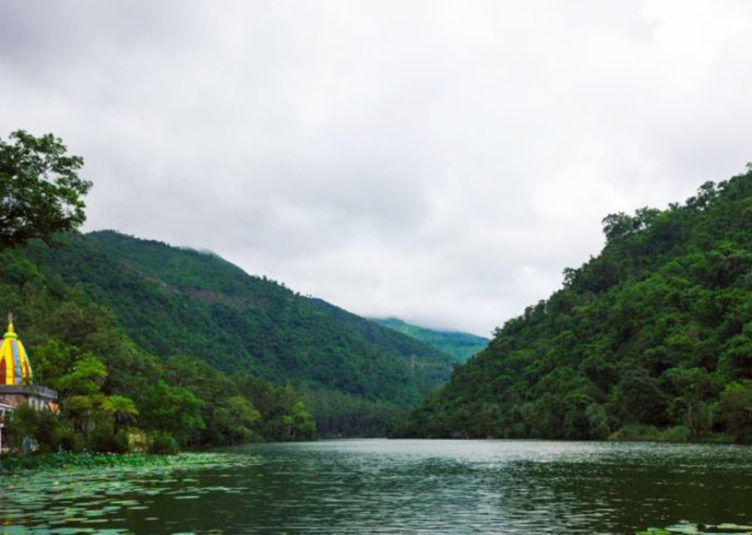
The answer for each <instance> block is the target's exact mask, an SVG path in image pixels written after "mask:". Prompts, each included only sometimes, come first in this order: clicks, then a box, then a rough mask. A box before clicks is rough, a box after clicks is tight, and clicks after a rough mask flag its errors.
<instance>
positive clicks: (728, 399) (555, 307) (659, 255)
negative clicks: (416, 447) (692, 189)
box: [392, 167, 752, 442]
mask: <svg viewBox="0 0 752 535" xmlns="http://www.w3.org/2000/svg"><path fill="white" fill-rule="evenodd" d="M603 223H604V232H605V234H606V238H607V243H606V245H605V247H604V249H603V251H602V252H601V254H600V255H599V256H598V257H596V258H591V259H590V260H589V261H588V262H586V263H585V264H583V265H582V266H581V267H580V268H578V269H571V268H570V269H566V270H565V271H564V285H563V288H562V289H561V290H559V291H557V292H555V293H554V294H553V295H552V296H551V297H550V298H549V299H548V300H546V301H541V302H539V303H538V304H537V305H535V306H531V307H528V308H527V309H525V312H524V314H523V315H522V316H520V317H517V318H514V319H511V320H509V321H508V322H506V323H505V325H504V326H503V328H500V329H497V331H496V332H495V335H494V338H493V340H492V341H491V343H490V345H489V347H488V348H487V349H486V350H485V351H483V352H482V353H480V354H479V355H478V356H476V357H475V358H473V359H471V360H470V361H469V362H468V363H467V364H466V365H463V366H459V367H457V368H456V369H455V371H454V373H453V374H452V377H451V379H450V382H449V384H448V385H447V386H446V387H445V388H443V389H442V390H441V391H439V392H437V393H436V394H435V395H433V396H432V397H431V399H429V400H428V401H427V402H425V403H424V404H423V405H422V406H421V407H420V408H419V409H418V410H416V411H415V412H413V413H412V414H411V416H410V418H409V419H407V420H406V422H404V423H403V424H401V425H398V426H396V427H395V428H394V429H393V430H392V433H393V434H394V435H396V436H421V437H453V436H454V437H540V438H566V439H601V438H607V437H609V436H614V437H615V438H616V437H622V438H629V437H645V436H649V437H657V438H668V439H675V440H693V439H701V438H703V437H706V438H710V437H711V435H715V436H716V438H718V437H720V438H723V437H724V436H725V437H727V438H729V439H731V438H733V439H735V440H737V441H744V442H749V441H752V382H751V379H752V167H750V168H749V169H748V172H747V173H746V174H743V175H739V176H736V177H734V178H732V179H730V180H728V181H723V182H721V183H719V184H714V183H713V182H707V183H705V184H703V185H702V186H701V187H700V188H699V190H698V193H697V195H696V196H694V197H691V198H690V199H688V200H687V201H686V203H685V204H684V205H679V204H671V205H669V207H668V209H666V210H656V209H650V208H642V209H639V210H637V211H636V213H635V214H634V215H632V216H630V215H627V214H624V213H619V214H612V215H609V216H607V217H606V218H605V219H604V220H603Z"/></svg>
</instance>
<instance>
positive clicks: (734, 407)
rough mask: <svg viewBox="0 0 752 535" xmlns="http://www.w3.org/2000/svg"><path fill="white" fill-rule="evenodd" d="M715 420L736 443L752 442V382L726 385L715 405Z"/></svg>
mask: <svg viewBox="0 0 752 535" xmlns="http://www.w3.org/2000/svg"><path fill="white" fill-rule="evenodd" d="M716 418H717V420H718V422H719V423H722V424H724V426H725V428H726V430H727V431H728V432H729V433H731V434H733V435H734V438H735V439H736V441H737V442H752V381H745V382H744V383H736V382H733V383H730V384H728V385H726V388H725V389H724V390H723V392H721V396H720V400H719V401H718V404H717V405H716Z"/></svg>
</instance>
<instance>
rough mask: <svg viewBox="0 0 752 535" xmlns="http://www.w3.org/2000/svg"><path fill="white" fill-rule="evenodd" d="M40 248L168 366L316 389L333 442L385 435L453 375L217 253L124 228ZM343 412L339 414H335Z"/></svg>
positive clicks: (50, 263)
mask: <svg viewBox="0 0 752 535" xmlns="http://www.w3.org/2000/svg"><path fill="white" fill-rule="evenodd" d="M68 241H69V243H68V245H67V246H65V247H57V248H48V247H46V246H44V245H41V244H31V245H30V246H28V247H27V248H26V249H25V254H26V255H27V257H28V258H29V259H30V260H32V261H34V262H35V263H36V264H37V265H38V266H39V268H40V269H41V270H42V271H43V272H45V273H48V274H50V275H54V276H58V277H60V278H61V279H62V280H63V281H64V282H65V283H66V284H67V285H73V286H75V287H78V288H80V289H81V290H82V291H83V292H85V293H86V294H87V295H88V296H90V298H91V299H92V300H94V301H95V302H98V303H102V304H104V305H106V306H107V307H109V308H110V309H111V310H112V311H113V313H114V316H115V317H116V319H117V321H118V323H119V324H120V325H121V326H122V328H123V330H124V332H126V333H127V334H128V335H129V336H130V337H131V338H132V339H133V340H134V341H135V342H136V343H137V344H139V346H141V347H143V348H144V349H145V350H147V351H148V352H150V353H152V354H154V355H157V356H158V357H160V358H162V359H168V358H170V357H173V356H182V355H187V356H193V357H198V358H200V359H202V360H204V361H206V362H207V363H209V364H210V365H211V366H212V367H214V368H216V369H218V370H221V371H224V372H228V373H235V372H251V373H253V374H255V375H257V376H259V377H262V378H265V379H268V380H271V381H273V382H275V383H277V384H284V383H285V382H289V383H291V384H293V385H294V386H295V387H296V388H298V389H300V390H301V391H303V392H304V395H305V396H306V399H307V401H308V403H309V405H310V406H311V408H312V411H313V412H314V414H315V416H316V417H317V419H318V423H319V429H320V431H322V432H323V433H352V434H378V433H383V430H384V426H385V423H386V421H387V420H389V419H391V418H395V417H397V415H398V414H399V413H400V412H401V411H402V410H404V408H406V407H410V406H412V405H414V404H416V403H417V402H418V401H419V400H420V399H421V398H422V397H423V396H424V395H426V394H427V393H428V392H429V391H430V390H431V389H432V388H434V387H436V386H437V385H440V384H442V383H443V382H445V381H446V379H447V378H448V376H449V371H450V365H451V358H450V357H449V356H448V355H446V354H444V353H442V352H440V351H438V350H436V349H434V348H431V347H429V346H428V345H425V344H423V343H420V342H419V341H417V340H415V339H413V338H411V337H408V336H405V335H402V334H400V333H398V332H395V331H393V330H391V329H387V328H384V327H381V326H379V325H376V324H374V323H373V322H370V321H368V320H365V319H363V318H360V317H358V316H356V315H354V314H351V313H349V312H347V311H345V310H342V309H340V308H338V307H336V306H334V305H331V304H329V303H326V302H324V301H322V300H320V299H315V298H308V297H303V296H301V295H299V294H297V293H295V292H293V291H292V290H290V289H288V288H286V287H285V286H284V284H280V283H277V282H274V281H271V280H268V279H266V278H265V277H258V276H251V275H248V274H246V273H245V272H244V271H243V270H242V269H240V268H238V267H237V266H235V265H233V264H231V263H229V262H227V261H225V260H223V259H222V258H220V257H218V256H217V255H215V254H212V253H206V252H199V251H195V250H192V249H188V248H177V247H171V246H169V245H167V244H164V243H161V242H157V241H150V240H142V239H137V238H134V237H131V236H126V235H123V234H119V233H117V232H114V231H99V232H93V233H90V234H87V235H84V236H74V237H71V238H70V239H69V240H68ZM334 412H336V415H334V414H333V413H334Z"/></svg>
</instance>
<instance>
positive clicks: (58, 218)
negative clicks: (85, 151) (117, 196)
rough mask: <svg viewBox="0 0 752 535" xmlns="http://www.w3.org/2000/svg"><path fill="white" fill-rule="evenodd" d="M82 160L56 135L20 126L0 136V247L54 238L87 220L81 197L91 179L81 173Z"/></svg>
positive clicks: (84, 193)
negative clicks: (34, 132) (6, 136)
mask: <svg viewBox="0 0 752 535" xmlns="http://www.w3.org/2000/svg"><path fill="white" fill-rule="evenodd" d="M83 163H84V161H83V158H81V157H80V156H72V155H69V154H68V153H67V149H66V147H65V145H63V142H62V140H61V139H60V138H57V137H55V136H53V135H52V134H45V135H43V136H41V137H34V136H33V135H31V134H28V133H27V132H25V131H24V130H17V131H15V132H13V133H11V134H10V139H9V141H8V142H6V141H4V140H3V139H0V249H4V248H6V247H13V246H16V245H19V244H22V243H25V242H27V241H28V240H30V239H31V238H42V239H44V240H45V241H50V239H51V238H52V236H53V235H54V234H56V233H58V232H62V231H71V230H75V229H77V228H78V227H79V226H80V225H81V224H82V223H83V222H84V220H85V219H86V215H85V214H84V207H85V205H84V202H83V200H82V197H83V196H84V195H86V193H87V192H88V191H89V189H90V188H91V182H89V181H86V180H83V179H81V178H80V177H79V176H78V171H79V170H80V169H81V167H82V166H83Z"/></svg>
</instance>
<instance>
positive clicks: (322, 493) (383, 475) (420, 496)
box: [0, 440, 752, 535]
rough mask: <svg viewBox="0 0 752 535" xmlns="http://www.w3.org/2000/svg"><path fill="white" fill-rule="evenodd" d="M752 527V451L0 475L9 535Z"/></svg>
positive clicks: (272, 462)
mask: <svg viewBox="0 0 752 535" xmlns="http://www.w3.org/2000/svg"><path fill="white" fill-rule="evenodd" d="M679 520H690V521H697V522H721V521H727V522H737V523H749V522H752V448H749V447H739V446H704V445H696V446H695V445H667V444H647V443H606V442H552V441H517V440H477V441H474V440H454V441H446V440H336V441H320V442H308V443H291V444H259V445H251V446H244V447H239V448H233V449H228V450H223V451H219V452H212V453H208V454H184V455H181V456H179V457H178V458H176V459H174V461H171V465H170V466H153V467H147V468H144V467H140V468H128V467H123V468H97V469H69V470H55V471H51V472H36V473H35V472H29V473H23V474H16V475H13V476H0V534H15V533H20V534H26V533H60V534H62V533H130V532H133V533H149V534H152V533H153V534H159V533H211V534H220V533H223V534H241V533H290V534H292V533H508V534H526V535H527V534H538V533H541V534H545V533H556V534H562V533H588V534H590V533H633V532H634V531H635V530H636V529H641V528H645V527H647V526H653V525H666V524H671V523H675V522H677V521H679Z"/></svg>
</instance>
